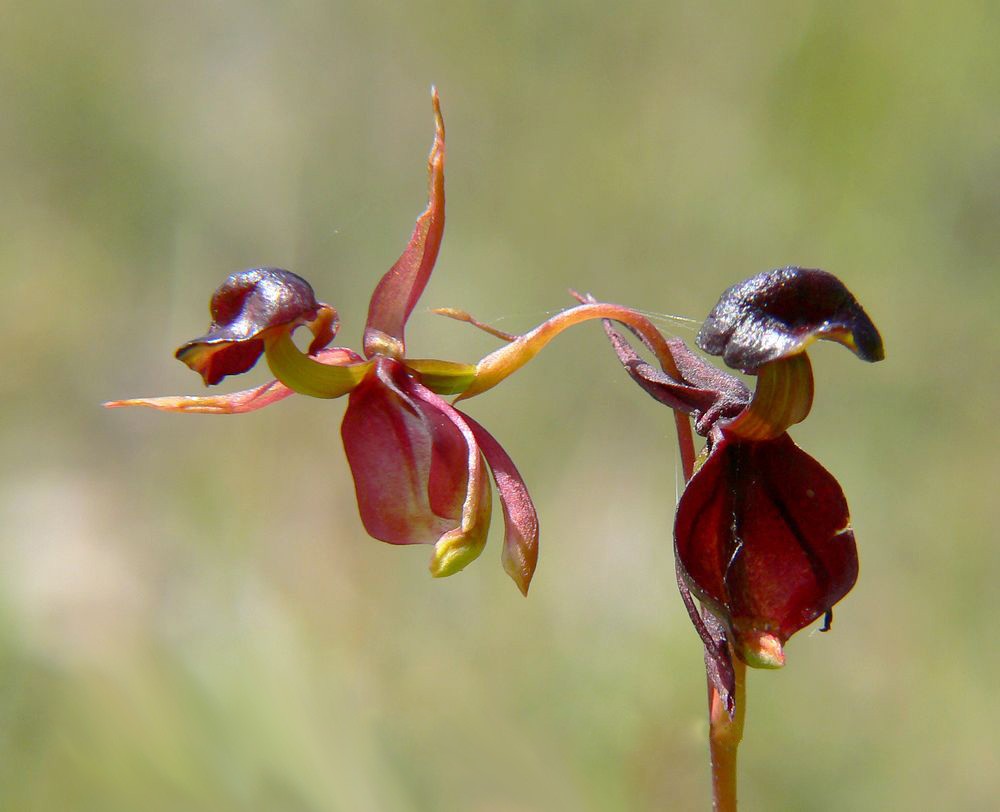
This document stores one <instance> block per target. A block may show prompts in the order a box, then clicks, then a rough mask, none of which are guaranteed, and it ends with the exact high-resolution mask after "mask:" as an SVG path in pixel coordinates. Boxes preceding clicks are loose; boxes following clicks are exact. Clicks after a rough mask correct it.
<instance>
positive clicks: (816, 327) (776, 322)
mask: <svg viewBox="0 0 1000 812" xmlns="http://www.w3.org/2000/svg"><path fill="white" fill-rule="evenodd" d="M821 338H825V339H830V340H832V341H837V342H839V343H841V344H843V345H844V346H845V347H847V348H848V349H850V350H851V351H852V352H853V353H854V354H855V355H857V356H858V357H859V358H861V359H862V360H864V361H881V360H882V359H883V358H885V350H884V349H883V346H882V337H881V336H880V335H879V332H878V329H876V327H875V325H874V324H873V323H872V321H871V319H870V318H868V314H867V313H865V311H864V309H863V308H862V307H861V305H860V304H859V303H858V300H857V299H855V298H854V296H853V295H852V294H851V292H850V291H849V290H848V289H847V288H846V287H845V286H844V283H843V282H841V281H840V280H839V279H838V278H837V277H836V276H834V275H833V274H831V273H827V272H826V271H821V270H817V269H813V268H795V267H789V268H779V269H777V270H774V271H767V272H765V273H761V274H757V275H756V276H753V277H751V278H749V279H745V280H744V281H742V282H740V283H738V284H736V285H733V286H732V287H730V288H729V289H728V290H726V291H725V293H723V294H722V297H721V298H720V299H719V301H718V303H717V304H716V305H715V307H714V308H713V309H712V312H711V313H709V314H708V318H707V319H705V323H704V325H702V328H701V330H700V332H699V333H698V338H697V342H698V346H699V347H701V348H702V349H703V350H705V352H707V353H709V354H710V355H721V356H722V359H723V360H724V361H725V362H726V364H727V365H728V366H730V367H733V368H735V369H739V370H742V371H743V372H747V373H750V374H753V373H755V372H756V371H757V370H758V369H759V368H760V367H761V366H763V365H764V364H766V363H768V362H769V361H775V360H778V359H779V358H786V357H788V356H789V355H794V354H796V353H799V352H802V351H803V350H805V349H806V348H807V347H808V346H809V345H810V344H811V343H812V342H813V341H815V340H817V339H821Z"/></svg>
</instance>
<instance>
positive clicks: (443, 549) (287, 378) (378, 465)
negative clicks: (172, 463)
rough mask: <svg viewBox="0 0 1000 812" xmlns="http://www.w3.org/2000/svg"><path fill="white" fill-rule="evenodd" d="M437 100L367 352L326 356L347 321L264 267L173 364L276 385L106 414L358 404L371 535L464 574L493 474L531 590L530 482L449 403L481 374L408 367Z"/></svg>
mask: <svg viewBox="0 0 1000 812" xmlns="http://www.w3.org/2000/svg"><path fill="white" fill-rule="evenodd" d="M433 103H434V118H435V138H434V144H433V146H432V148H431V153H430V157H429V159H428V174H429V177H430V182H429V193H428V197H429V201H428V205H427V209H426V210H425V211H424V212H423V214H421V215H420V217H419V218H418V219H417V222H416V226H415V228H414V230H413V234H412V236H411V237H410V241H409V244H408V245H407V247H406V249H405V250H404V251H403V253H402V255H401V256H400V257H399V259H398V260H397V261H396V263H395V264H394V265H393V266H392V268H390V269H389V271H388V272H387V273H386V274H385V275H384V276H383V277H382V279H381V281H380V282H379V283H378V285H377V286H376V288H375V292H374V294H373V295H372V298H371V303H370V305H369V309H368V321H367V324H366V325H365V331H364V341H363V348H364V356H361V355H359V354H358V353H356V352H354V351H353V350H350V349H347V348H343V347H334V348H327V347H326V345H327V344H329V343H330V342H331V341H332V340H333V338H334V336H335V334H336V330H337V326H338V319H337V314H336V311H334V309H333V308H332V307H330V306H329V305H325V304H322V303H320V302H317V301H316V299H315V297H314V295H313V290H312V288H311V287H310V285H309V283H308V282H306V281H305V280H304V279H302V278H301V277H299V276H296V275H295V274H293V273H291V272H289V271H284V270H281V269H278V268H255V269H252V270H248V271H241V272H239V273H236V274H233V275H232V276H230V277H229V278H228V279H227V280H226V281H225V282H224V283H223V284H222V286H221V287H220V288H219V289H218V290H217V291H216V292H215V295H214V296H213V297H212V302H211V314H212V323H211V325H210V327H209V331H208V333H207V334H206V335H204V336H202V337H200V338H196V339H194V340H192V341H189V342H187V343H186V344H184V345H183V346H181V348H180V349H179V350H178V351H177V357H178V358H179V359H180V360H181V361H183V362H184V363H186V364H187V365H188V366H190V367H191V368H192V369H194V370H195V371H197V372H199V373H200V374H201V375H202V377H203V378H204V380H205V383H206V384H215V383H218V382H219V381H221V380H222V379H223V378H224V377H225V376H227V375H236V374H239V373H242V372H245V371H246V370H248V369H250V368H251V367H252V366H253V365H254V364H255V363H256V362H257V360H258V359H259V358H260V356H261V355H262V354H263V355H264V356H265V357H266V359H267V363H268V365H269V366H270V368H271V371H272V372H273V373H274V375H275V377H276V380H273V381H270V382H269V383H266V384H264V385H263V386H260V387H257V388H256V389H251V390H246V391H243V392H236V393H233V394H229V395H216V396H207V397H163V398H140V399H133V400H124V401H114V402H112V403H108V404H106V405H107V406H110V407H118V406H148V407H151V408H154V409H160V410H163V411H172V412H193V413H209V414H241V413H244V412H250V411H254V410H256V409H260V408H262V407H264V406H268V405H270V404H272V403H274V402H276V401H278V400H282V399H283V398H285V397H288V396H289V395H291V394H293V393H296V392H297V393H300V394H304V395H310V396H313V397H318V398H337V397H341V396H343V395H349V399H348V405H347V411H346V413H345V415H344V421H343V424H342V426H341V434H342V436H343V441H344V450H345V451H346V453H347V459H348V462H349V464H350V466H351V472H352V474H353V476H354V484H355V491H356V494H357V500H358V507H359V510H360V513H361V520H362V522H363V523H364V525H365V529H366V530H367V531H368V533H369V534H371V535H372V536H373V537H375V538H376V539H379V540H381V541H386V542H389V543H390V544H433V545H434V554H433V556H432V559H431V567H430V568H431V573H432V574H433V575H434V576H446V575H451V574H453V573H456V572H458V571H460V570H461V569H463V568H464V567H465V566H466V565H467V564H469V563H470V562H471V561H473V560H474V559H475V558H476V557H478V556H479V554H480V552H481V551H482V549H483V545H484V544H485V543H486V536H487V532H488V530H489V525H490V516H491V513H492V510H491V496H490V487H489V482H488V481H487V475H486V468H487V466H488V467H489V468H490V469H491V470H492V472H493V478H494V480H495V482H496V486H497V491H498V493H499V496H500V504H501V507H502V509H503V515H504V522H505V526H506V533H505V540H504V547H503V554H502V561H503V566H504V569H505V570H506V571H507V573H508V574H509V575H510V576H511V578H512V579H513V580H514V582H515V583H516V584H517V586H518V588H519V589H520V590H521V592H522V593H525V594H527V590H528V585H529V584H530V582H531V577H532V575H533V573H534V570H535V564H536V561H537V557H538V519H537V516H536V513H535V508H534V505H533V504H532V502H531V498H530V496H529V495H528V491H527V488H526V487H525V485H524V481H523V480H522V478H521V476H520V474H519V473H518V471H517V469H516V468H515V467H514V464H513V462H511V459H510V457H508V456H507V454H506V452H505V451H504V450H503V448H501V446H500V445H499V443H497V441H496V440H495V439H494V438H493V437H492V436H491V435H490V434H489V432H487V431H486V429H484V428H483V427H482V426H480V425H479V424H478V423H476V421H474V420H473V419H472V418H470V417H469V416H468V415H465V414H463V413H462V412H459V411H458V410H457V409H455V408H454V407H453V406H451V405H450V404H449V403H448V402H447V401H445V400H444V398H443V397H442V396H443V395H457V394H460V393H462V392H464V391H466V390H467V389H468V388H469V387H470V385H471V384H472V383H473V381H474V379H475V377H476V374H477V368H476V367H475V366H472V365H469V364H460V363H454V362H451V361H439V360H428V359H414V358H407V357H406V344H405V340H404V330H405V327H406V322H407V320H408V319H409V316H410V314H411V313H412V312H413V308H414V306H415V305H416V302H417V300H418V299H419V298H420V295H421V293H422V292H423V290H424V287H425V286H426V285H427V282H428V280H429V278H430V275H431V271H432V270H433V268H434V264H435V261H436V259H437V255H438V249H439V247H440V245H441V237H442V235H443V233H444V211H445V200H444V161H445V140H444V122H443V120H442V118H441V110H440V105H439V102H438V96H437V92H436V91H435V92H434V93H433ZM300 326H305V327H307V328H308V329H309V330H311V331H312V333H313V341H312V343H311V345H310V347H309V350H308V352H307V353H302V352H301V351H300V350H299V349H298V348H297V347H296V345H295V343H294V342H293V341H292V333H293V331H294V330H295V329H296V328H298V327H300Z"/></svg>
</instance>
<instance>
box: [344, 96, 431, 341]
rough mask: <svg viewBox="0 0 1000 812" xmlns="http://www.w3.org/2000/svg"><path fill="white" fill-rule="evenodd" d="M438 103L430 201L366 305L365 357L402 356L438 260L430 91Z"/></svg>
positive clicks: (428, 170) (428, 163)
mask: <svg viewBox="0 0 1000 812" xmlns="http://www.w3.org/2000/svg"><path fill="white" fill-rule="evenodd" d="M431 98H432V101H433V104H434V125H435V131H434V144H433V145H432V146H431V154H430V157H429V158H428V159H427V172H428V174H429V176H430V181H429V190H428V202H427V208H426V209H425V210H424V213H423V214H421V215H420V217H418V218H417V223H416V226H415V227H414V229H413V234H412V235H411V236H410V242H409V244H408V245H407V246H406V250H405V251H403V253H402V255H401V256H400V257H399V259H397V260H396V264H395V265H393V266H392V267H391V268H390V269H389V270H388V272H387V273H386V274H385V276H383V277H382V279H381V281H379V283H378V286H377V287H376V288H375V292H374V293H373V294H372V299H371V303H370V304H369V306H368V322H367V324H366V326H365V336H364V349H365V355H366V356H367V357H368V358H371V357H372V356H373V355H388V356H391V357H394V358H402V356H403V352H404V338H403V331H404V327H405V326H406V320H407V319H408V318H409V317H410V313H411V312H412V311H413V307H414V305H416V303H417V299H419V298H420V294H421V293H423V291H424V287H425V286H426V285H427V280H428V279H430V275H431V271H432V270H433V269H434V263H435V261H436V260H437V255H438V249H439V248H440V247H441V237H442V235H443V234H444V121H443V119H442V118H441V106H440V103H439V100H438V94H437V90H432V96H431Z"/></svg>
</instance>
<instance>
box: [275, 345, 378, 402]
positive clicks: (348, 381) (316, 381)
mask: <svg viewBox="0 0 1000 812" xmlns="http://www.w3.org/2000/svg"><path fill="white" fill-rule="evenodd" d="M265 347H266V351H267V365H268V366H269V367H270V368H271V372H273V373H274V377H276V378H277V379H278V380H279V381H281V382H282V383H283V384H285V386H287V387H288V388H289V389H293V390H295V391H296V392H298V393H299V394H301V395H309V396H310V397H314V398H339V397H341V396H342V395H346V394H347V393H348V392H350V391H351V390H352V389H354V387H356V386H357V385H358V384H359V383H360V382H361V380H362V379H363V378H364V377H365V375H367V374H368V370H369V369H371V367H372V364H373V363H374V362H373V361H358V362H356V363H352V364H341V365H337V366H331V365H329V364H323V363H319V362H318V361H316V360H315V359H313V358H310V357H309V356H308V355H306V354H305V353H303V352H302V351H301V350H300V349H299V348H298V347H296V346H295V342H294V341H292V336H291V334H290V333H288V332H280V333H277V334H275V335H273V336H268V338H267V340H266V341H265Z"/></svg>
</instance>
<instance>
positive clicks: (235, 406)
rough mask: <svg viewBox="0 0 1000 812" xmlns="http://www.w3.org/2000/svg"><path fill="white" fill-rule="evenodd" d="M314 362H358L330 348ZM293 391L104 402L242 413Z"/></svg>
mask: <svg viewBox="0 0 1000 812" xmlns="http://www.w3.org/2000/svg"><path fill="white" fill-rule="evenodd" d="M316 360H317V361H319V362H321V363H324V364H330V365H335V366H336V365H341V364H351V363H355V362H357V361H359V360H361V356H359V355H358V354H357V353H356V352H354V351H353V350H348V349H345V348H343V347H329V348H327V349H323V350H320V351H319V353H318V354H317V356H316ZM293 394H295V392H294V391H293V390H291V389H289V388H288V387H287V386H285V385H284V384H283V383H281V382H280V381H268V382H267V383H265V384H263V385H261V386H258V387H255V388H254V389H244V390H243V391H241V392H232V393H231V394H228V395H207V396H183V395H181V396H173V397H162V398H133V399H131V400H112V401H109V402H108V403H105V404H104V406H105V407H106V408H108V409H119V408H122V407H124V406H146V407H149V408H151V409H158V410H159V411H161V412H184V413H187V414H245V413H246V412H254V411H256V410H257V409H263V408H264V407H265V406H270V405H271V404H272V403H277V402H278V401H279V400H284V399H285V398H287V397H288V396H289V395H293Z"/></svg>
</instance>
